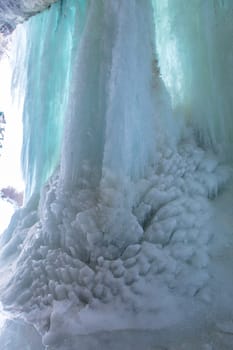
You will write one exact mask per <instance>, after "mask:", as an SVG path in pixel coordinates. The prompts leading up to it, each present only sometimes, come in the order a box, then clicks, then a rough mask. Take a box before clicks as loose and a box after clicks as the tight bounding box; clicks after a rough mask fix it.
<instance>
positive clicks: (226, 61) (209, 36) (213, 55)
mask: <svg viewBox="0 0 233 350" xmlns="http://www.w3.org/2000/svg"><path fill="white" fill-rule="evenodd" d="M153 3H154V5H155V12H156V27H157V43H158V45H157V46H158V52H159V57H160V63H161V70H162V74H163V78H164V80H165V81H166V84H167V86H168V87H169V89H170V92H171V94H172V96H173V103H174V105H175V106H176V108H177V109H178V110H179V113H183V114H184V115H185V117H186V119H187V120H189V121H190V122H191V123H192V124H193V125H194V126H195V128H196V130H198V136H199V139H200V141H201V143H202V144H205V145H215V146H216V144H221V145H222V146H223V147H222V149H223V150H224V151H225V155H226V153H228V154H227V156H228V157H229V156H230V157H232V138H233V118H232V114H233V94H232V88H231V87H232V85H233V74H232V64H233V48H232V32H233V22H232V13H233V2H232V1H231V0H221V1H220V0H209V1H185V0H167V1H159V0H153ZM164 43H165V44H164ZM226 151H227V152H226Z"/></svg>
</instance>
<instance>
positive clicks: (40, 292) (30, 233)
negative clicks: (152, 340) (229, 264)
mask: <svg viewBox="0 0 233 350" xmlns="http://www.w3.org/2000/svg"><path fill="white" fill-rule="evenodd" d="M106 174H107V172H106ZM229 175H230V171H229V169H227V168H226V167H225V166H223V165H221V164H219V162H218V161H217V159H216V158H215V157H214V156H213V155H211V154H208V152H205V151H203V150H202V149H200V148H198V147H196V146H195V145H193V144H186V145H183V146H180V147H179V148H178V151H174V150H172V149H169V148H167V149H166V150H163V152H161V153H160V159H159V160H158V163H157V167H156V169H155V168H151V169H150V172H149V173H148V175H147V177H145V178H143V179H141V180H140V181H138V182H136V183H132V182H130V181H129V180H127V181H126V183H127V186H126V187H125V188H122V190H121V191H120V190H119V186H117V184H116V179H115V178H114V176H111V174H109V173H108V174H107V175H106V176H105V177H103V179H102V182H101V184H100V186H99V188H97V189H94V188H91V187H88V185H87V184H86V186H84V185H83V186H82V187H80V188H74V189H73V191H72V192H64V191H63V190H62V187H61V186H60V179H59V171H57V172H56V174H55V175H54V176H53V177H52V178H51V179H50V181H49V182H48V183H47V184H46V186H45V187H44V189H43V191H42V194H41V198H40V201H39V205H38V198H32V199H31V201H30V202H29V203H28V205H27V207H26V208H24V209H22V210H20V211H18V212H17V213H16V214H15V216H14V217H13V219H12V222H11V225H10V227H9V229H8V231H6V232H5V234H4V235H3V237H2V239H1V240H2V242H1V245H2V250H1V265H2V266H4V264H5V267H3V268H2V269H3V271H4V268H5V269H8V270H10V271H8V272H7V273H8V282H6V279H5V281H4V282H1V283H2V288H1V289H2V300H3V303H4V305H5V307H6V308H7V309H8V310H11V311H12V312H13V313H14V314H18V313H19V314H21V315H23V317H25V318H26V319H27V320H28V321H30V322H32V323H34V324H35V325H36V326H37V328H38V329H39V330H40V332H42V334H46V337H47V338H46V337H45V340H44V341H45V342H46V341H47V342H48V343H51V341H52V340H51V339H53V337H50V335H51V329H53V328H54V326H53V323H54V322H55V323H56V324H57V322H58V319H60V322H61V320H62V317H63V313H62V312H60V314H59V313H58V312H57V311H55V310H57V309H58V306H57V305H60V307H59V308H60V310H63V308H64V305H65V310H66V312H68V311H67V310H69V314H70V315H72V318H77V319H78V318H79V315H80V314H82V313H83V312H84V311H83V310H98V309H101V308H104V307H105V306H106V305H113V304H114V305H117V308H118V311H119V309H120V308H122V310H124V311H127V312H129V313H130V312H132V314H135V315H137V314H139V313H140V312H144V313H145V312H148V313H150V314H151V315H153V314H158V313H161V312H162V311H164V308H168V309H169V307H170V306H169V303H170V299H169V298H170V296H172V295H176V296H182V295H186V296H190V297H196V298H199V299H200V300H202V301H208V300H209V294H208V279H209V274H208V261H209V256H208V242H209V241H210V239H211V232H209V230H208V227H207V226H208V225H207V224H208V222H209V219H210V217H211V211H210V206H209V201H210V200H211V199H212V198H214V196H216V195H217V194H218V192H219V191H220V189H221V188H222V187H223V186H224V183H225V182H226V181H227V179H228V177H229ZM6 265H7V266H6ZM9 266H10V268H9ZM5 271H6V270H5ZM62 305H63V308H62V307H61V306H62ZM101 305H102V306H101ZM104 305H105V306H104ZM72 310H76V311H75V312H74V311H73V312H72ZM170 318H172V316H170ZM54 319H55V321H54ZM90 319H91V318H90ZM160 319H161V316H160ZM123 323H124V322H123ZM123 323H122V324H123ZM97 324H98V322H97V323H96V325H97ZM102 324H103V323H102ZM111 327H112V326H111ZM123 327H124V326H123ZM80 328H82V327H80ZM75 332H77V328H75ZM46 339H47V340H46Z"/></svg>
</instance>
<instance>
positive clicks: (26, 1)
mask: <svg viewBox="0 0 233 350" xmlns="http://www.w3.org/2000/svg"><path fill="white" fill-rule="evenodd" d="M56 1H57V0H0V33H2V34H3V35H8V34H10V33H11V32H12V31H13V30H14V29H15V27H16V25H17V24H18V23H21V22H23V21H24V20H26V19H28V18H29V17H31V16H33V15H35V14H36V13H38V12H41V11H43V10H44V9H46V8H48V7H49V6H50V5H51V4H52V3H54V2H56Z"/></svg>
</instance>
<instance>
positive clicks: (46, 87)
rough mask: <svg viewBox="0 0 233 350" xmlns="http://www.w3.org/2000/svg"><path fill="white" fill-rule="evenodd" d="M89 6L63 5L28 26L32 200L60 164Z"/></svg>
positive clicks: (27, 147) (25, 158) (26, 154)
mask: <svg viewBox="0 0 233 350" xmlns="http://www.w3.org/2000/svg"><path fill="white" fill-rule="evenodd" d="M86 3H87V2H86V1H83V0H80V1H77V0H65V1H62V2H58V3H56V4H54V5H53V6H52V7H51V8H50V10H48V11H46V12H44V13H42V14H40V15H37V16H35V17H33V18H31V19H30V20H29V21H28V23H26V24H25V26H26V31H27V42H28V44H27V49H26V50H27V52H26V56H27V60H28V63H27V67H26V69H27V73H26V74H27V84H26V96H25V104H24V113H23V124H24V138H23V149H22V164H23V172H24V177H25V182H26V196H27V197H29V196H30V195H31V193H32V192H34V191H37V190H39V189H40V187H41V185H42V184H43V183H44V182H45V181H46V180H47V179H48V177H49V176H50V175H51V173H52V172H53V170H54V168H55V167H56V166H57V164H58V161H59V156H60V145H61V138H62V132H63V123H64V122H66V120H64V116H65V109H66V103H67V96H68V92H69V82H70V75H71V67H72V52H73V51H72V50H73V49H74V47H76V46H77V45H78V42H79V37H80V33H81V31H82V27H83V21H84V18H85V10H86Z"/></svg>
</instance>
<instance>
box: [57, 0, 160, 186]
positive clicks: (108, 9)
mask: <svg viewBox="0 0 233 350" xmlns="http://www.w3.org/2000/svg"><path fill="white" fill-rule="evenodd" d="M153 39H154V32H153V12H152V7H151V2H150V1H146V2H142V1H139V0H129V1H122V0H118V1H116V0H114V1H113V0H109V1H103V0H101V1H91V2H90V8H89V14H88V20H87V23H86V27H85V32H84V34H83V36H82V41H81V44H80V49H79V54H78V55H77V60H76V62H75V65H74V69H73V82H72V92H71V94H70V99H69V108H68V112H67V122H66V131H65V137H64V144H63V157H62V162H61V178H62V181H63V183H64V185H65V187H73V186H74V185H76V184H77V183H78V182H79V180H80V178H82V179H83V177H84V176H83V172H84V173H85V181H86V180H87V181H88V182H89V183H91V184H92V185H94V186H95V185H97V184H98V183H99V181H100V179H101V176H102V174H103V169H105V170H106V169H108V171H110V172H113V173H114V174H115V175H116V176H117V177H118V179H119V178H123V177H129V178H131V179H135V178H138V177H139V176H141V175H142V174H143V173H144V171H145V169H146V168H147V167H148V165H151V164H152V163H153V162H154V161H155V158H156V157H155V153H156V142H157V140H158V138H159V136H158V135H159V134H160V130H159V126H158V123H157V118H158V114H159V109H160V107H159V105H160V104H161V101H158V104H157V105H156V104H155V102H154V101H155V99H154V95H157V96H159V95H162V93H161V91H162V82H161V81H160V78H159V76H158V71H157V67H156V60H155V48H154V42H153ZM160 90H161V91H160ZM163 93H164V96H165V92H164V91H163ZM166 103H167V101H166ZM166 103H165V104H166ZM164 118H166V117H165V116H164ZM145 135H146V136H145ZM68 150H69V151H68ZM88 169H90V170H91V171H90V172H89V174H90V176H89V175H87V173H88Z"/></svg>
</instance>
